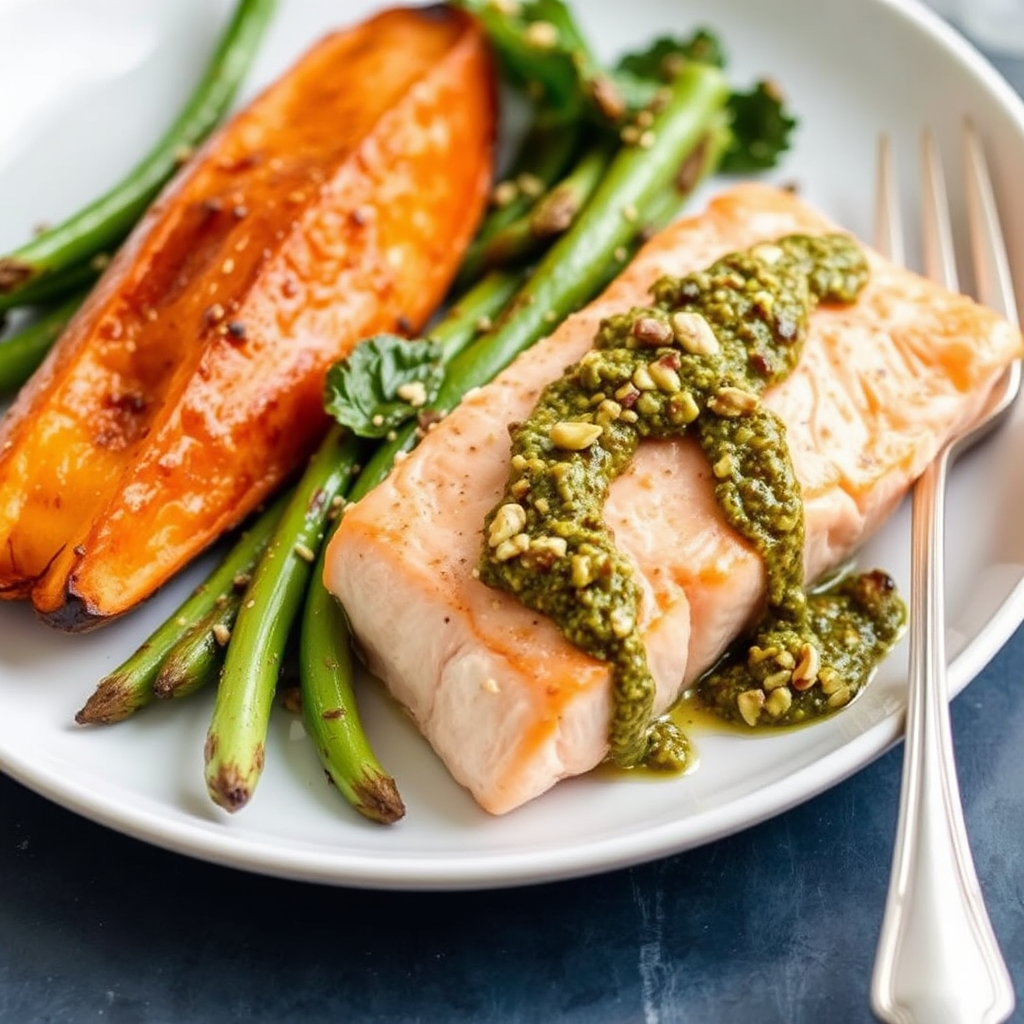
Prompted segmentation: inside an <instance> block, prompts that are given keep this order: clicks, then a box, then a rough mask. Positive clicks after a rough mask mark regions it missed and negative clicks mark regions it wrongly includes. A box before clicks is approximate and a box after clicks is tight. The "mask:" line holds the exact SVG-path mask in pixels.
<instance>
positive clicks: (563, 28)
mask: <svg viewBox="0 0 1024 1024" xmlns="http://www.w3.org/2000/svg"><path fill="white" fill-rule="evenodd" d="M451 2H452V3H453V4H454V6H456V7H461V8H462V9H463V10H466V11H469V12H470V13H471V14H473V15H474V16H475V17H476V18H477V19H478V20H479V22H480V24H481V25H483V28H484V31H485V32H486V33H487V36H488V38H489V39H490V41H491V44H492V45H493V46H494V49H495V51H496V52H497V54H498V59H499V60H500V62H501V66H502V70H503V72H504V73H505V75H506V77H507V78H508V79H509V80H510V81H512V82H513V83H514V84H516V85H518V86H519V87H520V88H523V89H524V90H525V91H526V92H527V93H528V94H529V95H530V97H531V98H532V99H533V101H534V103H535V105H536V108H537V111H536V114H537V119H538V120H539V121H540V122H541V123H544V124H555V123H565V122H569V121H575V120H578V119H579V118H580V117H581V116H586V117H587V118H589V119H590V120H596V121H597V122H598V123H608V122H609V121H616V120H618V118H619V116H620V115H621V113H622V112H623V111H621V110H618V109H617V106H616V102H615V97H614V95H612V94H610V90H612V89H614V85H613V83H612V80H611V78H610V76H608V75H606V74H605V73H604V71H603V70H602V68H601V65H600V63H599V62H598V60H597V57H596V56H595V55H594V52H593V51H592V50H591V48H590V46H589V44H588V43H587V41H586V39H585V38H584V36H583V33H582V32H581V31H580V29H579V26H578V25H577V24H576V21H575V19H574V17H573V14H572V11H571V10H570V9H569V7H568V5H567V4H566V3H565V2H564V0H525V2H522V3H520V4H518V5H516V7H514V8H511V9H510V10H509V11H506V10H503V9H502V8H501V7H500V6H499V5H498V4H494V3H491V2H490V0H451Z"/></svg>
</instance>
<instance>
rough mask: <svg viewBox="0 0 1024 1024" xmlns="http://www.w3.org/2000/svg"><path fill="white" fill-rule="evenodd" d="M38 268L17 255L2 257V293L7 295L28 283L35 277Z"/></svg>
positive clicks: (0, 269)
mask: <svg viewBox="0 0 1024 1024" xmlns="http://www.w3.org/2000/svg"><path fill="white" fill-rule="evenodd" d="M35 273H36V269H35V267H33V266H32V264H31V263H26V262H25V261H24V260H19V259H18V258H17V257H16V256H3V257H0V295H6V294H7V293H8V292H13V291H15V290H16V289H17V288H21V287H22V286H23V285H25V284H28V282H29V281H30V280H32V278H33V277H35Z"/></svg>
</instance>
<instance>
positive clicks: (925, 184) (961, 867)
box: [871, 125, 1020, 1024]
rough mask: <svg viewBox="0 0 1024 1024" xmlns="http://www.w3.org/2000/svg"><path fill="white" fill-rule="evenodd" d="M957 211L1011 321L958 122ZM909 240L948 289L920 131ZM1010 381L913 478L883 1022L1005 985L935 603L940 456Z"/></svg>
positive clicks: (987, 193) (939, 578)
mask: <svg viewBox="0 0 1024 1024" xmlns="http://www.w3.org/2000/svg"><path fill="white" fill-rule="evenodd" d="M964 149H965V158H966V189H967V212H968V220H969V224H970V236H971V250H972V256H973V262H974V267H975V277H976V281H977V289H976V290H977V296H978V299H979V301H980V302H982V303H983V304H985V305H987V306H989V307H990V308H992V309H994V310H996V312H998V313H1001V314H1002V315H1003V316H1005V317H1006V319H1008V320H1010V321H1011V322H1013V323H1014V324H1016V323H1017V322H1018V321H1017V311H1016V305H1015V302H1014V298H1013V288H1012V284H1011V280H1010V273H1009V264H1008V260H1007V258H1006V252H1005V249H1004V247H1003V242H1002V235H1001V232H1000V230H999V221H998V215H997V211H996V206H995V201H994V198H993V195H992V187H991V183H990V181H989V178H988V173H987V170H986V166H985V160H984V154H983V152H982V148H981V145H980V142H979V140H978V137H977V135H976V133H975V131H974V129H973V128H972V127H971V126H970V125H966V126H965V129H964ZM877 204H878V206H877V210H876V234H877V238H876V246H877V247H878V248H879V249H880V250H881V251H883V252H885V253H887V254H888V255H889V256H890V258H892V259H893V260H895V261H897V262H901V261H902V260H903V241H902V234H901V228H900V216H899V201H898V199H897V195H896V187H895V174H894V171H893V166H892V159H891V155H890V150H889V145H888V140H887V139H886V138H884V137H883V139H881V140H880V144H879V168H878V196H877ZM922 206H923V212H922V222H923V224H922V241H923V248H924V267H925V272H926V273H927V274H928V276H929V277H932V278H933V279H935V280H938V281H940V282H941V283H943V284H945V285H946V287H948V288H950V289H953V290H958V282H957V276H956V261H955V257H954V252H953V244H952V230H951V228H950V222H949V208H948V204H947V201H946V192H945V185H944V181H943V177H942V166H941V163H940V160H939V158H938V154H937V151H936V147H935V144H934V142H933V140H932V137H931V135H930V134H928V133H926V134H925V136H924V140H923V144H922ZM1019 389H1020V366H1019V364H1018V363H1014V364H1013V366H1012V367H1011V368H1010V369H1009V370H1007V371H1006V372H1005V373H1004V375H1003V377H1002V379H1001V380H1000V381H999V383H998V384H997V385H996V387H995V390H994V392H993V394H992V396H991V398H990V400H989V402H988V405H987V406H986V408H985V411H984V412H983V413H982V415H981V416H980V417H979V419H978V420H977V421H976V423H975V424H974V426H973V427H972V428H971V429H970V430H969V431H967V432H965V433H964V434H962V435H961V436H960V437H958V438H954V439H953V441H951V442H950V443H948V444H947V445H946V446H945V447H944V448H943V449H942V450H941V451H940V452H939V454H938V456H937V457H936V459H935V461H934V462H933V463H932V464H931V465H930V466H929V467H928V469H927V470H926V471H925V472H924V474H923V476H922V477H921V478H920V480H919V481H918V482H917V484H916V485H915V487H914V493H913V514H912V517H911V518H912V525H911V588H910V637H909V642H910V681H909V690H908V695H907V723H906V743H905V746H904V753H903V757H904V762H903V788H902V793H901V797H900V809H899V824H898V827H897V834H896V844H895V851H894V854H893V864H892V876H891V878H890V881H889V894H888V898H887V900H886V906H885V916H884V919H883V922H882V931H881V936H880V938H879V942H878V952H877V955H876V960H875V970H874V976H873V978H872V982H871V1004H872V1008H873V1010H874V1012H875V1014H876V1016H877V1017H878V1018H879V1019H880V1020H883V1021H886V1022H888V1024H1000V1022H1002V1021H1005V1020H1006V1019H1007V1017H1009V1015H1010V1014H1011V1013H1012V1012H1013V1007H1014V992H1013V984H1012V982H1011V981H1010V976H1009V973H1008V972H1007V969H1006V965H1005V963H1004V961H1003V958H1002V954H1001V953H1000V951H999V944H998V942H997V940H996V937H995V934H994V933H993V931H992V925H991V922H990V921H989V917H988V913H987V911H986V910H985V902H984V899H983V897H982V894H981V888H980V886H979V885H978V879H977V875H976V873H975V869H974V861H973V858H972V857H971V851H970V846H969V843H968V840H967V831H966V828H965V826H964V817H963V809H962V807H961V804H960V791H959V787H958V785H957V780H956V768H955V766H954V762H953V746H952V741H951V738H950V724H949V704H948V702H949V693H948V689H947V683H946V653H945V643H944V634H945V615H944V609H943V495H944V492H945V483H946V471H947V468H948V466H949V464H950V462H951V460H952V459H953V458H955V457H956V456H957V455H958V454H959V453H961V452H962V451H963V450H964V449H965V448H966V447H968V446H969V445H971V444H973V443H974V442H975V441H977V440H979V439H980V438H981V437H982V436H983V435H984V434H986V433H987V432H988V431H989V430H991V429H992V428H993V427H994V426H995V425H996V424H998V423H999V422H1001V421H1002V419H1003V417H1004V416H1005V414H1006V413H1007V412H1008V411H1009V410H1010V408H1011V407H1012V404H1013V401H1014V399H1015V398H1016V396H1017V392H1018V391H1019Z"/></svg>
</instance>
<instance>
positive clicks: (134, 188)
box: [0, 0, 275, 295]
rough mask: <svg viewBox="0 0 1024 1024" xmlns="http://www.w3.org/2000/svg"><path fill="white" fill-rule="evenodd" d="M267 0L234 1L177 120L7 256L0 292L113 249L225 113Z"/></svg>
mask: <svg viewBox="0 0 1024 1024" xmlns="http://www.w3.org/2000/svg"><path fill="white" fill-rule="evenodd" d="M274 3H275V0H239V2H238V5H237V6H236V8H235V10H234V13H233V15H232V18H231V20H230V22H229V23H228V26H227V28H226V29H225V31H224V34H223V35H222V37H221V40H220V43H219V44H218V46H217V49H216V51H215V52H214V54H213V57H212V58H211V59H210V62H209V64H208V66H207V68H206V71H205V73H204V74H203V77H202V79H201V80H200V81H199V84H198V85H197V86H196V88H195V90H194V92H193V93H192V96H191V98H190V99H189V101H188V103H187V104H186V105H185V107H184V109H183V110H182V111H181V113H180V114H179V115H178V118H177V120H175V122H174V124H172V125H171V127H170V129H169V130H168V131H167V133H166V134H165V135H164V136H163V138H162V139H160V141H159V142H157V144H156V146H155V147H154V148H153V150H152V151H151V152H150V153H149V155H148V156H147V157H146V158H145V159H144V160H143V161H142V162H141V163H140V164H139V165H138V166H137V167H135V168H134V169H133V170H132V171H131V172H130V173H129V174H128V176H127V177H126V178H125V179H124V180H123V181H121V182H120V183H119V184H117V185H115V186H114V187H113V188H112V189H111V190H110V191H109V192H107V193H106V194H105V195H103V196H101V197H100V198H99V199H97V200H95V201H94V202H92V203H91V204H90V205H89V206H87V207H85V208H84V209H83V210H81V211H79V212H78V213H76V214H75V215H74V216H72V217H71V218H69V219H68V220H66V221H65V222H64V223H63V224H59V225H57V226H56V227H54V228H51V229H50V230H48V231H45V232H43V233H42V234H40V235H38V236H37V237H36V238H34V239H32V241H30V242H28V243H26V244H25V245H23V246H21V248H19V249H16V250H15V251H14V252H12V253H10V254H8V255H7V256H3V257H0V295H15V294H17V293H18V292H20V291H22V290H23V289H25V288H27V287H28V286H29V285H30V284H31V283H32V282H34V281H36V280H39V279H41V278H42V277H43V276H44V275H48V274H56V273H57V272H58V271H62V270H65V269H66V268H68V267H72V266H74V265H75V264H78V263H82V262H84V261H86V260H88V259H89V258H90V257H91V256H93V255H94V254H95V253H97V252H99V251H101V250H103V249H105V248H107V247H109V246H111V245H114V244H116V243H117V242H118V241H120V239H121V238H123V237H124V235H126V234H127V233H128V230H129V229H130V228H131V226H132V225H133V224H134V223H135V221H136V220H138V218H139V216H140V215H141V213H142V212H143V210H144V209H145V208H146V207H147V206H148V205H149V203H150V201H151V200H152V199H153V197H154V196H155V195H156V194H157V192H158V191H159V190H160V188H161V187H162V186H163V184H164V182H165V181H167V179H168V178H169V177H170V176H171V175H172V174H173V173H174V171H175V169H176V168H177V167H178V165H179V163H180V162H181V160H182V157H183V156H185V155H186V154H187V153H189V152H190V151H191V150H192V149H193V148H194V147H195V146H196V145H197V144H198V143H199V142H201V141H202V140H203V139H204V138H205V137H206V136H207V135H208V134H209V132H210V131H211V130H212V129H213V127H214V126H215V125H216V124H217V122H218V121H219V120H220V118H221V117H222V115H223V114H224V112H225V111H226V110H227V108H228V106H229V105H230V103H231V101H232V99H233V98H234V95H235V92H236V91H237V89H238V86H239V84H240V82H241V80H242V77H243V76H244V75H245V73H246V71H247V70H248V68H249V65H250V64H251V62H252V58H253V56H254V55H255V53H256V49H257V46H258V44H259V41H260V39H261V37H262V35H263V31H264V29H265V28H266V27H267V24H268V23H269V21H270V16H271V14H272V13H273V10H274Z"/></svg>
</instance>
